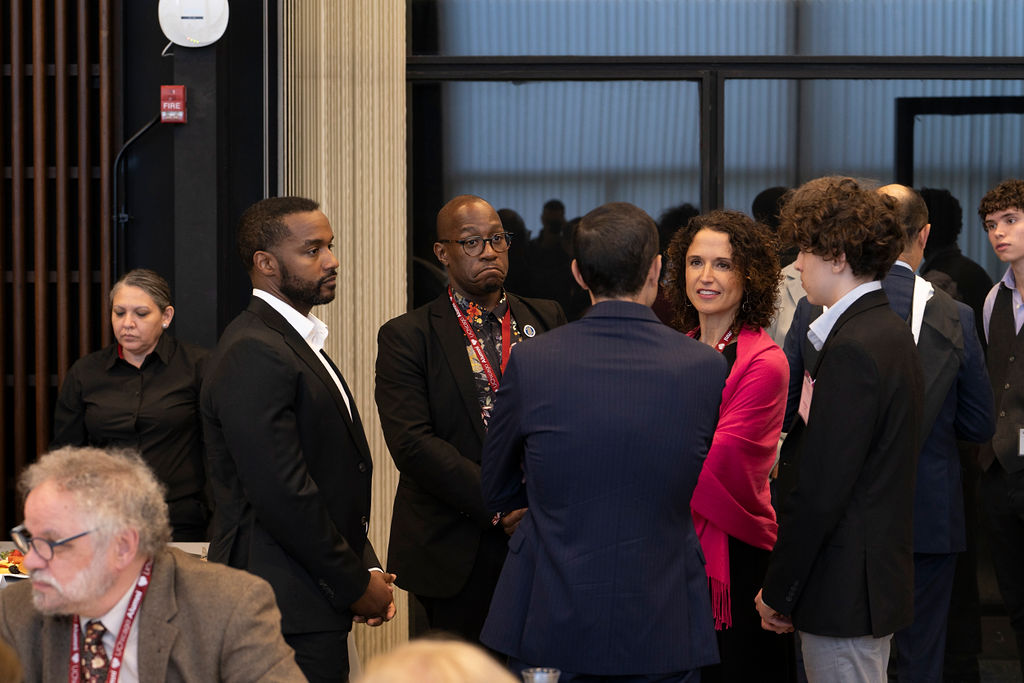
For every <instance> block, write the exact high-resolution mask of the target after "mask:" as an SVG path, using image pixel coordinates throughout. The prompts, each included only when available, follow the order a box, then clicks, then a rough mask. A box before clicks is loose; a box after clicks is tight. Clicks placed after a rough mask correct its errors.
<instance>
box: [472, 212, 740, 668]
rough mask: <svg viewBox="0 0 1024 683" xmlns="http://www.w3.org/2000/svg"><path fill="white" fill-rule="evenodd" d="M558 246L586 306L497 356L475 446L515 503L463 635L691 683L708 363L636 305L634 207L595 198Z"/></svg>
mask: <svg viewBox="0 0 1024 683" xmlns="http://www.w3.org/2000/svg"><path fill="white" fill-rule="evenodd" d="M573 247H574V253H575V255H576V259H575V260H574V261H573V263H572V269H573V275H574V277H575V278H576V280H577V282H579V284H580V286H581V287H583V288H584V289H586V290H588V291H589V292H590V297H591V300H592V302H593V304H594V305H593V307H592V308H591V309H590V311H589V312H588V313H587V314H586V315H585V316H584V317H583V318H582V319H581V320H579V321H577V322H573V323H569V324H568V325H565V326H563V327H560V328H558V329H556V330H552V331H551V332H548V333H547V334H545V335H544V336H543V337H541V338H539V339H537V340H535V341H533V342H531V343H529V344H523V345H521V346H519V347H517V348H516V349H515V351H514V353H513V354H512V357H511V360H510V361H509V365H508V370H507V371H506V373H505V377H504V381H503V382H502V385H501V389H500V390H499V391H498V399H497V405H496V410H495V414H494V417H493V419H492V420H491V425H490V430H489V432H488V437H487V442H486V444H485V445H484V454H483V463H482V479H483V488H484V499H485V501H486V503H487V506H488V509H489V510H490V511H491V512H501V511H503V510H508V509H512V508H520V507H525V506H527V505H529V507H528V510H527V512H526V514H525V516H524V517H523V519H522V521H521V522H520V524H519V528H518V529H517V530H516V532H515V533H514V534H513V535H512V538H511V539H510V541H509V554H508V558H507V559H506V561H505V567H504V569H503V570H502V573H501V578H500V579H499V581H498V587H497V589H496V590H495V594H494V599H493V601H492V602H491V610H490V613H489V614H488V616H487V622H486V624H485V626H484V631H483V634H482V635H481V640H482V641H483V642H484V643H485V644H487V645H488V646H490V647H492V648H494V649H495V650H498V651H499V652H503V653H506V654H508V655H509V656H510V666H511V668H513V670H521V669H523V668H525V667H527V666H534V665H538V666H554V667H558V668H559V669H561V670H562V678H561V680H563V681H571V680H598V678H596V677H601V676H621V677H622V678H616V679H615V680H616V681H623V682H625V681H640V680H655V678H656V680H658V681H696V680H699V677H700V672H699V671H697V669H699V667H701V666H705V665H708V664H713V663H715V662H717V661H718V653H717V646H716V642H715V635H714V624H713V620H712V613H711V605H710V596H709V594H708V588H707V577H706V575H705V573H704V563H703V560H702V556H701V551H700V546H699V544H698V541H697V536H696V533H695V532H694V528H693V520H692V518H691V516H690V506H689V503H690V498H691V496H692V494H693V489H694V486H695V485H696V483H697V476H698V475H699V473H700V469H701V466H702V464H703V461H704V458H705V456H706V454H707V450H708V447H709V445H710V443H711V439H712V436H713V434H714V430H715V423H716V421H717V416H718V406H719V403H720V402H721V393H722V388H723V386H724V384H725V376H726V367H725V361H724V359H723V358H722V357H721V355H720V354H718V353H717V352H715V350H714V349H712V348H711V347H708V346H705V345H702V344H700V343H698V342H696V341H695V340H692V339H690V338H688V337H686V336H685V335H683V334H680V333H678V332H676V331H675V330H673V329H671V328H669V327H668V326H666V325H664V324H663V323H661V321H659V320H658V318H657V317H656V316H655V315H654V313H653V311H651V310H650V305H651V303H652V302H653V301H654V299H655V297H656V295H657V291H658V275H659V273H660V272H661V257H660V256H659V255H658V231H657V228H656V227H655V224H654V221H653V220H651V218H650V217H649V216H648V215H647V214H646V213H644V212H643V211H642V210H640V209H638V208H637V207H635V206H633V205H631V204H625V203H613V204H606V205H604V206H602V207H599V208H597V209H595V210H593V211H591V212H590V213H588V214H587V215H586V216H584V218H583V220H582V221H581V222H580V225H579V227H578V228H577V231H576V234H575V236H574V238H573ZM591 677H595V678H591Z"/></svg>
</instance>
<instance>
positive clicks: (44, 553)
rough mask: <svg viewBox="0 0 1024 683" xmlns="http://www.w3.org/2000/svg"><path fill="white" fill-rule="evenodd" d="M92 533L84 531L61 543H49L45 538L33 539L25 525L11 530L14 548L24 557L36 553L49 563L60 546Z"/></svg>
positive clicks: (63, 539)
mask: <svg viewBox="0 0 1024 683" xmlns="http://www.w3.org/2000/svg"><path fill="white" fill-rule="evenodd" d="M91 533H92V531H91V530H90V531H83V532H82V533H80V534H75V535H74V536H68V537H67V538H62V539H60V540H59V541H49V540H47V539H45V538H33V537H32V536H29V535H28V533H27V532H26V531H25V525H24V524H19V525H18V526H16V527H14V528H13V529H11V540H12V541H14V547H15V548H17V549H18V550H20V551H21V553H22V554H23V555H28V551H29V550H30V549H31V550H34V551H36V555H38V556H39V557H41V558H42V559H44V560H46V561H47V562H49V561H50V560H52V559H53V549H54V548H56V547H57V546H59V545H64V544H65V543H70V542H71V541H73V540H75V539H76V538H81V537H82V536H85V535H86V534H91Z"/></svg>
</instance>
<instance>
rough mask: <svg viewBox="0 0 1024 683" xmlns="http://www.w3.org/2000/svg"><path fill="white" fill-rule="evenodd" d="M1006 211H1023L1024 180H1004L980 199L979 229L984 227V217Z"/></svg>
mask: <svg viewBox="0 0 1024 683" xmlns="http://www.w3.org/2000/svg"><path fill="white" fill-rule="evenodd" d="M1006 209H1020V210H1021V211H1024V180H1017V179H1016V178H1011V179H1009V180H1004V181H1003V182H1001V183H999V184H998V185H996V186H995V187H993V188H992V189H991V190H989V191H988V192H986V193H985V196H984V197H982V198H981V203H980V204H978V215H979V216H980V217H981V227H982V228H984V227H985V216H988V215H989V214H992V213H995V212H996V211H1005V210H1006Z"/></svg>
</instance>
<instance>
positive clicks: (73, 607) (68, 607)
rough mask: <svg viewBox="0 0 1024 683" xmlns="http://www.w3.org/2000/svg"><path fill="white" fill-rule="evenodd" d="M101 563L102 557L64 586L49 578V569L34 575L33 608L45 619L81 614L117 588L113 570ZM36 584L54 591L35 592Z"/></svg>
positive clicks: (37, 571)
mask: <svg viewBox="0 0 1024 683" xmlns="http://www.w3.org/2000/svg"><path fill="white" fill-rule="evenodd" d="M100 559H101V555H100V554H99V553H97V555H96V560H97V561H95V562H92V563H91V564H90V565H89V566H88V567H87V568H86V569H84V570H83V571H80V572H78V573H77V574H75V576H74V578H73V579H71V580H70V581H68V582H67V585H63V586H62V585H61V584H60V582H59V581H57V580H56V579H55V578H53V577H52V576H50V575H49V571H48V570H46V569H37V570H35V571H33V572H32V575H31V576H30V577H29V580H30V581H31V582H32V604H33V605H35V608H36V609H37V610H39V612H40V613H42V614H44V615H46V616H53V615H55V614H78V613H79V612H80V611H81V608H82V606H83V605H86V604H88V603H89V602H92V601H94V600H96V599H97V598H99V597H100V596H102V595H103V594H104V593H106V592H107V591H109V590H110V588H111V586H113V585H114V581H115V579H116V576H115V575H114V572H113V570H112V569H111V568H110V567H108V566H107V563H106V562H101V561H98V560H100ZM37 584H44V585H46V586H49V587H50V588H51V589H52V590H51V591H50V592H47V593H42V592H39V591H37V590H35V586H36V585H37Z"/></svg>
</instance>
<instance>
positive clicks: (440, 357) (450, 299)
mask: <svg viewBox="0 0 1024 683" xmlns="http://www.w3.org/2000/svg"><path fill="white" fill-rule="evenodd" d="M437 237H438V241H437V243H436V244H435V245H434V251H435V253H436V255H437V259H438V261H440V262H441V263H442V264H444V265H445V267H446V268H447V270H448V275H449V282H450V290H449V291H446V292H445V293H444V294H442V295H441V296H439V297H438V298H437V299H435V300H434V301H432V302H431V303H429V304H427V305H425V306H421V307H420V308H417V309H416V310H414V311H412V312H410V313H406V314H405V315H402V316H399V317H397V318H395V319H394V320H391V321H389V322H388V323H386V324H385V325H384V326H383V327H381V329H380V333H379V334H378V337H377V346H378V351H377V383H376V394H375V396H376V400H377V410H378V411H379V413H380V421H381V425H382V427H383V428H384V438H385V440H386V441H387V444H388V450H390V452H391V457H392V458H393V459H394V461H395V465H396V466H397V467H398V470H399V472H400V473H401V474H400V479H399V484H398V491H397V492H396V494H395V506H394V516H393V517H392V520H391V539H390V544H389V550H388V570H389V571H392V572H394V573H395V574H396V575H397V577H398V579H397V581H398V585H399V586H401V587H402V588H404V589H406V590H408V591H409V592H411V593H413V594H414V595H415V596H416V598H417V599H418V600H419V601H420V603H422V604H423V606H424V609H425V611H426V615H427V621H428V623H429V626H430V628H431V629H440V630H445V631H450V632H453V633H456V634H458V635H460V636H462V637H463V638H465V639H466V640H468V641H471V642H476V641H478V640H479V638H480V629H481V628H482V627H483V624H484V618H485V617H486V616H487V608H488V606H489V605H490V603H491V595H492V594H493V593H494V585H495V584H496V583H497V581H498V574H499V572H500V571H501V565H502V563H503V562H504V561H505V553H506V549H507V546H508V535H507V534H511V533H512V531H514V530H515V526H516V524H517V523H518V522H519V520H520V519H521V518H522V515H523V510H515V511H513V510H505V511H504V512H505V513H506V514H505V515H504V516H502V517H500V518H498V519H495V518H494V516H493V515H492V514H490V513H489V512H488V511H487V510H486V508H485V507H484V501H483V497H482V494H481V492H480V451H481V449H482V448H483V443H484V436H485V435H486V433H487V421H488V420H489V418H490V415H491V409H492V407H493V402H494V392H495V390H496V389H497V385H498V382H499V381H500V379H501V376H502V372H503V370H504V363H503V362H502V359H503V358H507V355H508V352H509V350H510V349H511V348H512V347H514V346H516V345H517V344H518V343H519V342H522V341H529V340H530V339H531V338H532V337H534V336H535V335H537V334H538V333H540V332H544V331H546V330H548V329H551V328H552V327H555V326H557V325H561V324H562V323H564V322H565V316H564V315H563V314H562V309H561V308H560V307H559V305H558V304H557V303H555V302H554V301H547V300H544V299H523V298H520V297H517V296H515V295H513V294H510V293H507V292H506V291H504V290H503V289H502V283H503V282H504V280H505V274H506V273H507V272H508V247H509V241H510V240H511V239H515V238H516V237H521V236H516V235H510V234H509V233H507V232H506V231H505V229H504V227H503V226H502V223H501V220H500V219H499V217H498V214H497V213H496V212H495V211H494V209H493V208H492V207H491V205H490V204H488V203H487V202H485V201H484V200H483V199H481V198H479V197H474V196H471V195H461V196H459V197H455V198H454V199H452V200H451V201H450V202H448V203H447V204H445V206H444V208H442V209H441V211H440V212H439V213H438V215H437ZM462 323H465V324H466V325H467V327H468V329H464V328H463V326H462ZM474 342H479V344H476V343H474ZM486 369H489V370H490V372H491V373H492V374H488V372H486ZM492 378H493V384H492V382H491V379H492Z"/></svg>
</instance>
